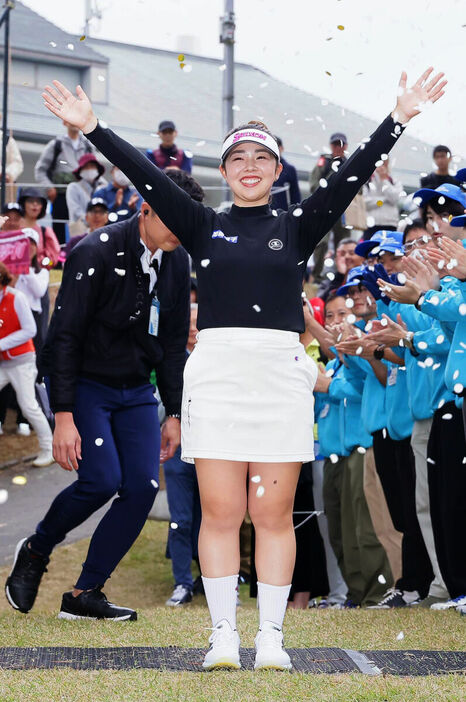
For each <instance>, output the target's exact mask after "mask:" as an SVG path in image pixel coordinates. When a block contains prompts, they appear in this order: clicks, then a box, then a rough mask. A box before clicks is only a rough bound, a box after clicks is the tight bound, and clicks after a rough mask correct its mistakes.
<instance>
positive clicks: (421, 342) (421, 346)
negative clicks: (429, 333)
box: [417, 341, 427, 351]
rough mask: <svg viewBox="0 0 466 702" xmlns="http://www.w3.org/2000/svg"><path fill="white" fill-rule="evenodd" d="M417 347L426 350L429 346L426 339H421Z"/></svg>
mask: <svg viewBox="0 0 466 702" xmlns="http://www.w3.org/2000/svg"><path fill="white" fill-rule="evenodd" d="M417 347H418V349H421V351H425V350H426V348H427V344H426V342H425V341H419V342H418V345H417Z"/></svg>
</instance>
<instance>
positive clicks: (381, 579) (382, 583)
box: [377, 574, 387, 585]
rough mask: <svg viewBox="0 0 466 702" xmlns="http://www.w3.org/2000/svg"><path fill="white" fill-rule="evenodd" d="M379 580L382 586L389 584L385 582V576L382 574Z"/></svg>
mask: <svg viewBox="0 0 466 702" xmlns="http://www.w3.org/2000/svg"><path fill="white" fill-rule="evenodd" d="M377 580H378V581H379V583H380V584H381V585H385V583H386V582H387V581H386V580H385V576H384V575H382V574H380V575H379V576H378V577H377Z"/></svg>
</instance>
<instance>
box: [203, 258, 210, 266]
mask: <svg viewBox="0 0 466 702" xmlns="http://www.w3.org/2000/svg"><path fill="white" fill-rule="evenodd" d="M209 263H210V258H203V259H202V261H201V266H202V267H203V268H207V266H208V265H209Z"/></svg>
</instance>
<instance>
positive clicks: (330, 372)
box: [325, 368, 335, 378]
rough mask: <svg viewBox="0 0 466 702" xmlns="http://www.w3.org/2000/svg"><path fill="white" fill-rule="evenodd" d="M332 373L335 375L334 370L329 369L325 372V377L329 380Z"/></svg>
mask: <svg viewBox="0 0 466 702" xmlns="http://www.w3.org/2000/svg"><path fill="white" fill-rule="evenodd" d="M334 373H335V369H334V368H329V369H328V370H327V371H325V375H326V376H327V378H331V377H332V375H333V374H334Z"/></svg>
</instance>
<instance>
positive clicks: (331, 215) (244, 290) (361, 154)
mask: <svg viewBox="0 0 466 702" xmlns="http://www.w3.org/2000/svg"><path fill="white" fill-rule="evenodd" d="M402 131H403V130H402V127H401V125H398V124H395V122H394V121H393V119H392V117H391V116H389V117H387V118H386V119H385V120H384V121H383V122H382V124H381V125H380V126H379V127H378V128H377V129H376V131H375V132H374V133H373V134H372V136H371V137H370V139H369V141H368V142H367V143H364V144H363V145H362V146H361V147H359V148H358V149H357V150H356V151H355V153H354V154H353V155H352V156H351V158H349V159H348V160H346V161H345V163H344V164H343V165H342V166H341V167H340V168H339V170H338V172H336V173H333V175H332V178H330V179H329V181H328V184H327V187H319V188H318V189H317V190H316V191H315V192H314V193H313V194H312V195H311V196H310V197H308V198H306V199H305V200H303V201H302V202H301V204H300V205H299V206H298V207H296V206H295V205H293V206H291V207H290V208H289V209H288V210H287V211H280V212H278V213H275V214H276V215H277V216H274V214H273V213H272V210H271V209H270V207H269V206H268V205H262V206H257V207H238V206H236V205H233V206H232V207H231V209H230V210H229V211H227V212H221V213H217V212H215V211H214V210H213V209H212V208H210V207H205V206H204V205H202V204H201V203H198V202H195V201H193V200H192V199H191V198H190V197H189V195H187V194H186V193H185V192H184V191H182V190H181V189H180V188H179V187H178V186H177V185H175V183H173V182H172V181H171V180H170V179H169V178H168V177H167V176H166V175H165V174H164V173H163V172H162V171H161V170H160V169H158V168H157V167H156V166H154V165H153V164H152V163H151V162H150V161H149V159H148V158H146V156H145V155H143V154H141V153H140V152H139V151H138V150H137V149H135V148H134V147H132V146H131V145H130V144H128V143H127V142H125V141H124V140H123V139H120V138H119V137H118V136H117V135H116V134H115V133H114V132H112V131H111V130H110V129H104V128H103V127H101V126H100V125H98V126H97V127H96V128H95V130H94V131H92V132H90V133H89V134H87V135H86V136H87V138H88V139H89V141H91V142H92V143H93V144H94V145H95V146H96V147H97V148H98V149H99V150H100V151H101V152H102V153H103V154H104V155H105V156H106V157H107V158H108V159H109V160H110V161H111V162H112V163H114V164H115V165H117V166H118V167H119V168H121V170H122V171H123V172H124V173H126V175H127V176H128V178H130V180H131V182H132V183H134V185H135V186H136V188H137V189H138V191H139V192H140V193H143V194H144V197H145V199H146V200H147V202H148V203H149V204H150V205H151V207H152V208H153V209H154V210H155V211H156V213H157V214H158V215H159V217H160V218H161V220H162V221H163V222H164V224H165V225H166V226H167V227H168V228H169V229H170V230H171V231H172V232H173V234H174V235H175V236H176V237H177V238H178V239H179V240H180V241H181V243H182V244H183V246H184V247H185V249H186V250H187V251H188V252H189V253H190V254H191V256H192V258H193V260H194V264H195V267H196V271H197V280H198V303H199V315H198V328H199V329H200V330H202V329H206V328H210V327H253V328H268V329H281V330H286V331H295V332H300V333H301V332H303V331H304V316H303V309H302V301H301V291H302V280H303V272H304V268H305V265H306V261H307V260H308V258H309V257H310V255H311V254H312V252H313V251H314V249H315V247H316V245H317V243H318V242H319V241H320V240H321V239H322V238H323V237H324V236H325V234H326V233H327V232H328V231H329V230H330V229H331V228H332V225H333V224H334V223H335V222H336V220H337V219H338V218H339V217H340V216H341V214H342V213H343V212H344V211H345V210H346V208H347V207H348V205H349V203H350V202H351V200H352V199H353V198H354V197H355V195H356V194H357V193H358V192H359V189H360V187H361V185H362V184H363V183H365V182H366V181H367V180H368V179H369V177H370V176H371V174H372V173H373V171H374V169H375V167H376V163H377V162H378V161H379V160H380V158H381V156H382V155H383V154H387V153H388V152H389V151H390V149H391V148H392V147H393V146H394V145H395V143H396V142H397V140H398V138H399V136H400V134H401V133H402Z"/></svg>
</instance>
